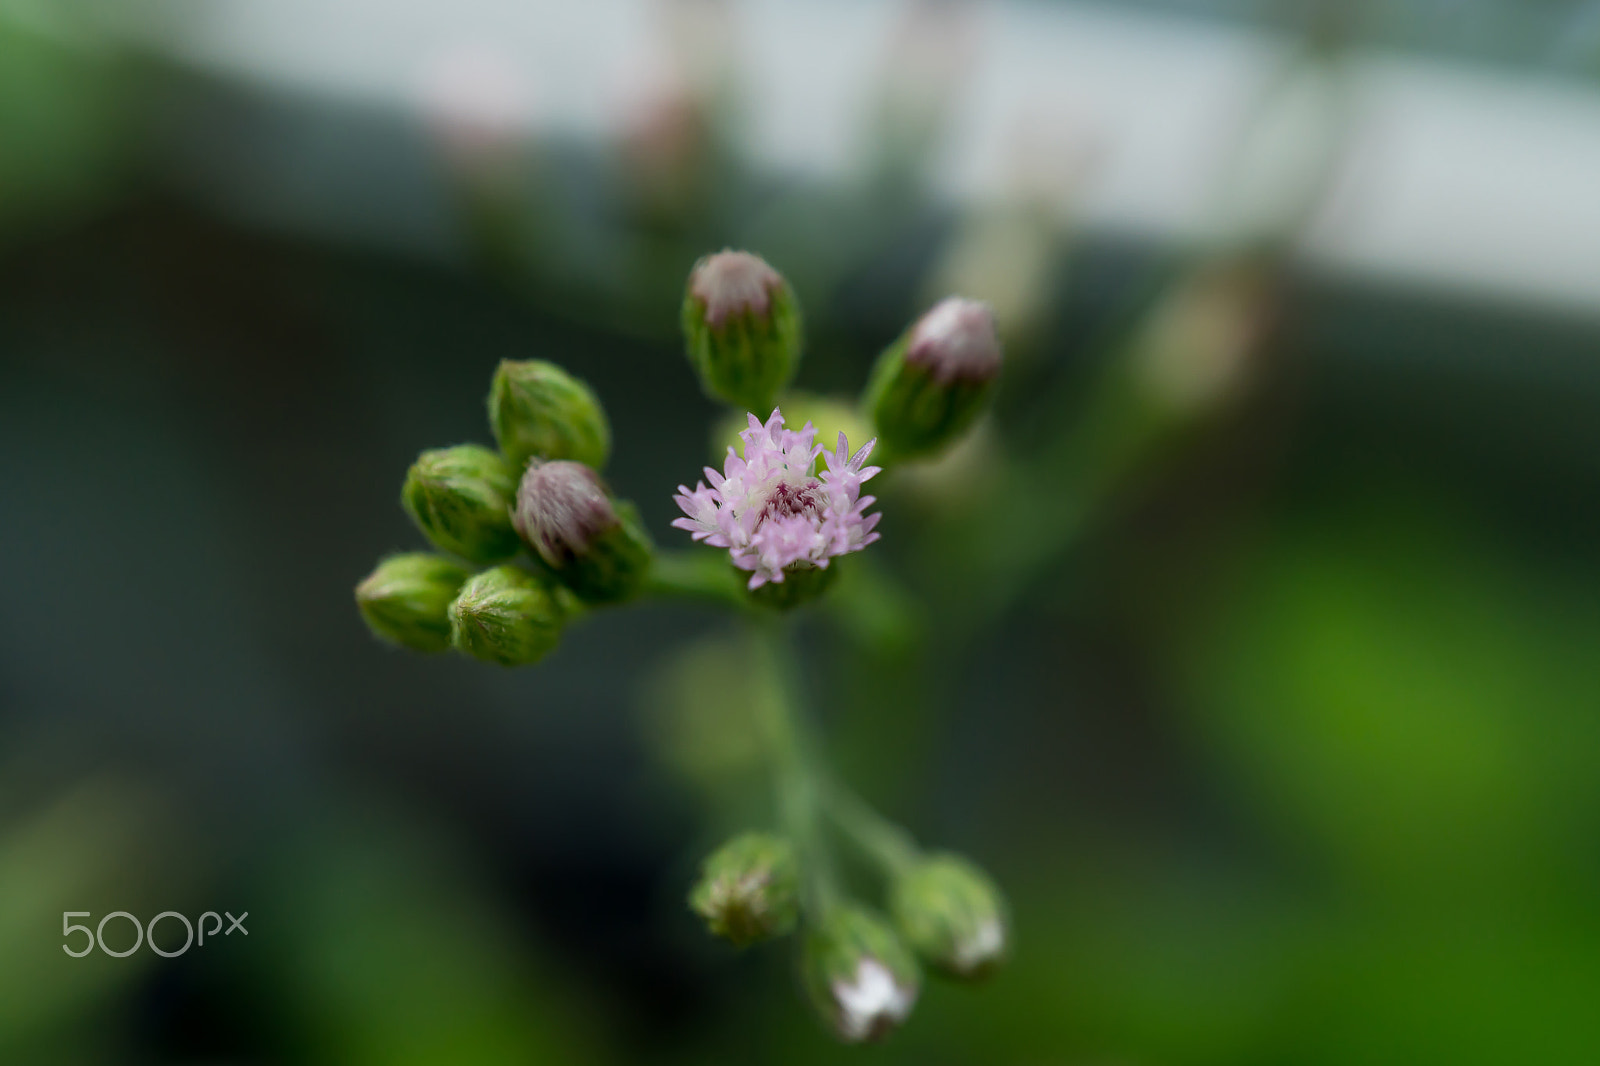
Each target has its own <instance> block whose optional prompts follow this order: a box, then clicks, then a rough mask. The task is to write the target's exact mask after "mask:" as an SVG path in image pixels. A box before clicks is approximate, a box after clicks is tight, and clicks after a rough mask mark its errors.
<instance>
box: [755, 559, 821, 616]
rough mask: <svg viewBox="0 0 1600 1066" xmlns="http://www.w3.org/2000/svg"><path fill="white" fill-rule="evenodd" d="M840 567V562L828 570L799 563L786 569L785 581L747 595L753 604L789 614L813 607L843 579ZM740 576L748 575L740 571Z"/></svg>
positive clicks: (769, 583) (770, 584) (771, 583)
mask: <svg viewBox="0 0 1600 1066" xmlns="http://www.w3.org/2000/svg"><path fill="white" fill-rule="evenodd" d="M840 565H842V564H841V563H840V561H839V560H838V559H835V560H833V564H832V565H831V566H826V567H822V566H811V565H809V564H807V563H795V564H794V565H792V566H789V567H786V568H785V569H784V571H783V580H782V581H769V582H767V583H766V584H765V585H762V586H760V587H759V588H754V589H749V590H747V591H746V593H745V595H747V596H749V597H750V600H751V602H753V603H759V604H760V605H761V606H763V607H771V608H774V609H776V610H779V611H787V610H790V609H791V608H794V607H799V606H801V605H802V604H806V603H810V602H811V601H812V600H814V599H816V598H817V597H818V596H821V595H822V594H823V593H824V592H827V591H828V590H829V589H830V588H832V587H833V583H834V581H836V580H837V579H838V577H839V567H840ZM738 573H739V576H740V577H741V578H743V577H744V576H745V574H746V571H743V570H740V571H738Z"/></svg>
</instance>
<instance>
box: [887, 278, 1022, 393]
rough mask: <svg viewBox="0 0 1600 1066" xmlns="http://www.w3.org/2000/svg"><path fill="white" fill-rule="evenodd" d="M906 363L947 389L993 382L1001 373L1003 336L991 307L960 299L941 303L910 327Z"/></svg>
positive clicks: (955, 298)
mask: <svg viewBox="0 0 1600 1066" xmlns="http://www.w3.org/2000/svg"><path fill="white" fill-rule="evenodd" d="M906 362H908V363H910V364H911V365H912V366H918V367H922V368H924V369H926V370H927V371H928V373H930V374H932V375H933V379H934V380H935V381H937V382H939V383H940V384H944V385H948V384H949V383H951V382H953V381H971V382H979V383H983V382H989V381H993V380H994V379H995V377H996V376H998V375H999V373H1000V334H999V333H998V332H996V331H995V325H994V314H993V312H991V311H990V310H989V305H988V304H986V303H980V302H979V301H977V300H966V299H962V298H961V297H960V296H951V297H949V298H948V299H946V300H943V301H941V302H940V303H939V304H937V305H936V306H935V307H934V308H933V310H931V311H929V312H928V313H927V314H925V315H923V316H922V317H921V318H919V319H918V320H917V324H916V325H914V326H912V327H911V336H910V338H909V339H908V341H907V343H906Z"/></svg>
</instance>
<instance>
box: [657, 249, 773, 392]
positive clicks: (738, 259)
mask: <svg viewBox="0 0 1600 1066" xmlns="http://www.w3.org/2000/svg"><path fill="white" fill-rule="evenodd" d="M801 332H802V331H801V325H800V304H799V302H798V301H797V300H796V299H795V295H794V290H793V289H791V288H790V287H789V283H788V282H787V281H785V280H784V279H783V275H782V274H779V273H778V272H777V271H776V270H773V269H772V267H770V266H768V265H767V263H766V261H765V260H763V259H762V258H761V257H759V256H755V255H751V254H750V253H749V252H735V251H731V250H727V251H721V252H718V253H717V254H716V255H710V256H707V257H705V258H704V259H702V260H700V261H699V262H698V263H696V264H695V265H694V269H693V270H691V271H690V272H689V287H688V290H687V291H686V292H685V293H684V297H683V336H684V340H685V342H686V343H687V346H688V352H689V362H690V363H691V364H692V365H693V366H694V369H695V372H696V373H698V374H699V375H700V383H701V384H702V385H703V386H705V390H706V392H707V393H709V394H710V395H712V396H715V397H717V398H718V399H721V400H725V401H727V402H728V403H731V404H733V405H734V406H735V407H738V408H740V409H741V410H744V411H750V412H754V413H755V414H758V415H761V416H763V417H765V416H766V414H767V412H768V411H771V410H772V403H773V398H774V397H776V396H777V395H778V392H779V391H780V390H781V389H782V388H783V387H784V385H786V384H788V382H789V379H791V378H792V377H794V372H795V371H796V370H797V369H799V367H800V345H801Z"/></svg>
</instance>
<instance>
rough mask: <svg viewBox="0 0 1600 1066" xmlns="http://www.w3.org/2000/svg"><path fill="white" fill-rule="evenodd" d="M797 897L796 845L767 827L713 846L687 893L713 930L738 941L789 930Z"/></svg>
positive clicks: (795, 915) (796, 910) (765, 937)
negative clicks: (766, 831)
mask: <svg viewBox="0 0 1600 1066" xmlns="http://www.w3.org/2000/svg"><path fill="white" fill-rule="evenodd" d="M799 903H800V868H799V863H798V861H797V860H796V858H795V853H794V847H793V845H791V844H790V843H789V842H788V841H787V840H785V839H783V838H782V837H778V836H774V835H772V834H771V833H744V834H742V835H740V836H736V837H734V838H733V839H732V840H730V841H728V842H727V843H726V844H724V845H722V847H720V848H718V849H717V850H716V851H714V852H712V853H711V855H710V857H709V858H707V859H706V861H705V865H704V866H703V867H702V868H701V873H700V880H699V881H698V882H697V883H696V884H695V886H694V890H693V891H692V892H691V893H690V894H689V906H690V907H692V908H693V909H694V912H695V913H696V914H698V915H700V917H702V918H704V919H705V920H706V925H707V926H708V927H709V928H710V930H711V932H712V933H714V934H715V935H717V936H720V937H725V938H726V939H728V940H730V941H732V942H733V943H734V944H735V945H736V946H738V947H744V946H745V945H747V944H754V943H756V942H757V941H761V940H768V939H771V938H772V937H777V936H784V935H785V934H787V933H789V932H791V931H792V930H793V929H794V925H795V921H796V919H797V918H798V916H799Z"/></svg>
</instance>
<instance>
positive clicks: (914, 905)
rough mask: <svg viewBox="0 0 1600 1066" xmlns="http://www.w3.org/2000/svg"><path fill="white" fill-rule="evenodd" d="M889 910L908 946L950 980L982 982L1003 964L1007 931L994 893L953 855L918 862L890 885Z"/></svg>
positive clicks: (1002, 908)
mask: <svg viewBox="0 0 1600 1066" xmlns="http://www.w3.org/2000/svg"><path fill="white" fill-rule="evenodd" d="M892 905H893V910H894V917H895V921H896V922H897V923H898V924H899V926H900V931H901V933H903V934H904V935H905V938H906V940H907V941H908V942H909V943H910V944H911V947H912V948H913V949H914V950H915V951H916V952H917V954H918V955H920V956H921V957H922V959H923V960H924V961H925V962H927V963H928V964H929V965H930V966H933V967H936V968H937V969H939V970H941V971H943V972H944V973H946V974H949V975H950V976H952V977H959V978H963V979H968V980H974V979H978V978H982V977H987V976H988V975H989V974H990V973H992V972H993V971H994V970H995V969H996V968H997V967H998V966H999V965H1000V963H1001V962H1003V961H1004V960H1005V955H1006V949H1007V947H1008V945H1007V939H1008V930H1007V922H1006V914H1005V903H1004V900H1003V899H1002V897H1001V895H1000V890H999V889H998V888H996V887H995V884H994V882H993V881H991V880H990V879H989V877H988V875H986V874H985V873H984V872H983V871H982V870H980V869H978V868H977V867H976V866H974V865H972V864H971V863H970V862H967V861H966V860H965V859H962V858H960V857H959V856H956V855H934V856H930V857H929V858H926V859H924V860H923V861H921V862H919V863H918V864H917V865H916V866H915V867H913V868H912V869H911V870H910V871H909V872H908V873H906V874H903V875H902V876H901V877H900V878H899V879H898V880H897V881H896V882H895V886H894V893H893V900H892Z"/></svg>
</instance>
